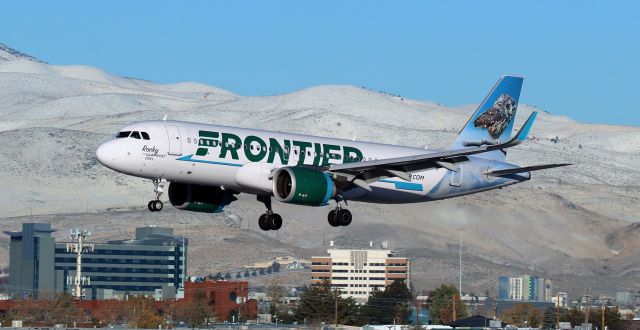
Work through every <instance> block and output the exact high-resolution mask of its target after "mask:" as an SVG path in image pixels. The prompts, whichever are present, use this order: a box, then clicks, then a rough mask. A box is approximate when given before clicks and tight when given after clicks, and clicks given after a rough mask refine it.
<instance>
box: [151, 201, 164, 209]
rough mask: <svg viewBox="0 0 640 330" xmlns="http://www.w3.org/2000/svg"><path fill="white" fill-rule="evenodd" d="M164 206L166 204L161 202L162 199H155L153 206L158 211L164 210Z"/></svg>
mask: <svg viewBox="0 0 640 330" xmlns="http://www.w3.org/2000/svg"><path fill="white" fill-rule="evenodd" d="M163 206H164V205H163V204H162V202H161V201H155V202H154V203H153V208H154V209H155V210H156V211H162V207H163Z"/></svg>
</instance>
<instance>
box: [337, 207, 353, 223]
mask: <svg viewBox="0 0 640 330" xmlns="http://www.w3.org/2000/svg"><path fill="white" fill-rule="evenodd" d="M351 220H353V216H351V212H350V211H349V210H347V209H342V210H339V211H338V213H337V216H336V222H337V223H339V224H340V226H348V225H349V224H351Z"/></svg>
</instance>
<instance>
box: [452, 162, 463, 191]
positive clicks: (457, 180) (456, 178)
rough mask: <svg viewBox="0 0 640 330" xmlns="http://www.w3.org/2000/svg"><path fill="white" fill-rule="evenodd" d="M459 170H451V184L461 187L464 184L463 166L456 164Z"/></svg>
mask: <svg viewBox="0 0 640 330" xmlns="http://www.w3.org/2000/svg"><path fill="white" fill-rule="evenodd" d="M456 169H457V171H455V172H453V171H452V172H451V182H450V184H451V185H452V186H454V187H460V185H462V166H460V164H456Z"/></svg>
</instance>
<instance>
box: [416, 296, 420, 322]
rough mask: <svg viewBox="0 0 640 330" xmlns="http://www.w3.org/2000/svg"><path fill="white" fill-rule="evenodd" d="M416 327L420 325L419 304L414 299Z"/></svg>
mask: <svg viewBox="0 0 640 330" xmlns="http://www.w3.org/2000/svg"><path fill="white" fill-rule="evenodd" d="M416 325H420V303H419V302H418V297H416Z"/></svg>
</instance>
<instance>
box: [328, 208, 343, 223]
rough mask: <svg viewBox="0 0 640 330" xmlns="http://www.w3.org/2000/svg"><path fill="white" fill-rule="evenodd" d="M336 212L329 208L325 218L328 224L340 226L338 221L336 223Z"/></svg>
mask: <svg viewBox="0 0 640 330" xmlns="http://www.w3.org/2000/svg"><path fill="white" fill-rule="evenodd" d="M336 215H337V212H336V210H331V211H330V212H329V215H328V216H327V220H329V224H330V225H331V227H338V226H340V223H338V221H337V220H338V218H337V216H336Z"/></svg>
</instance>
